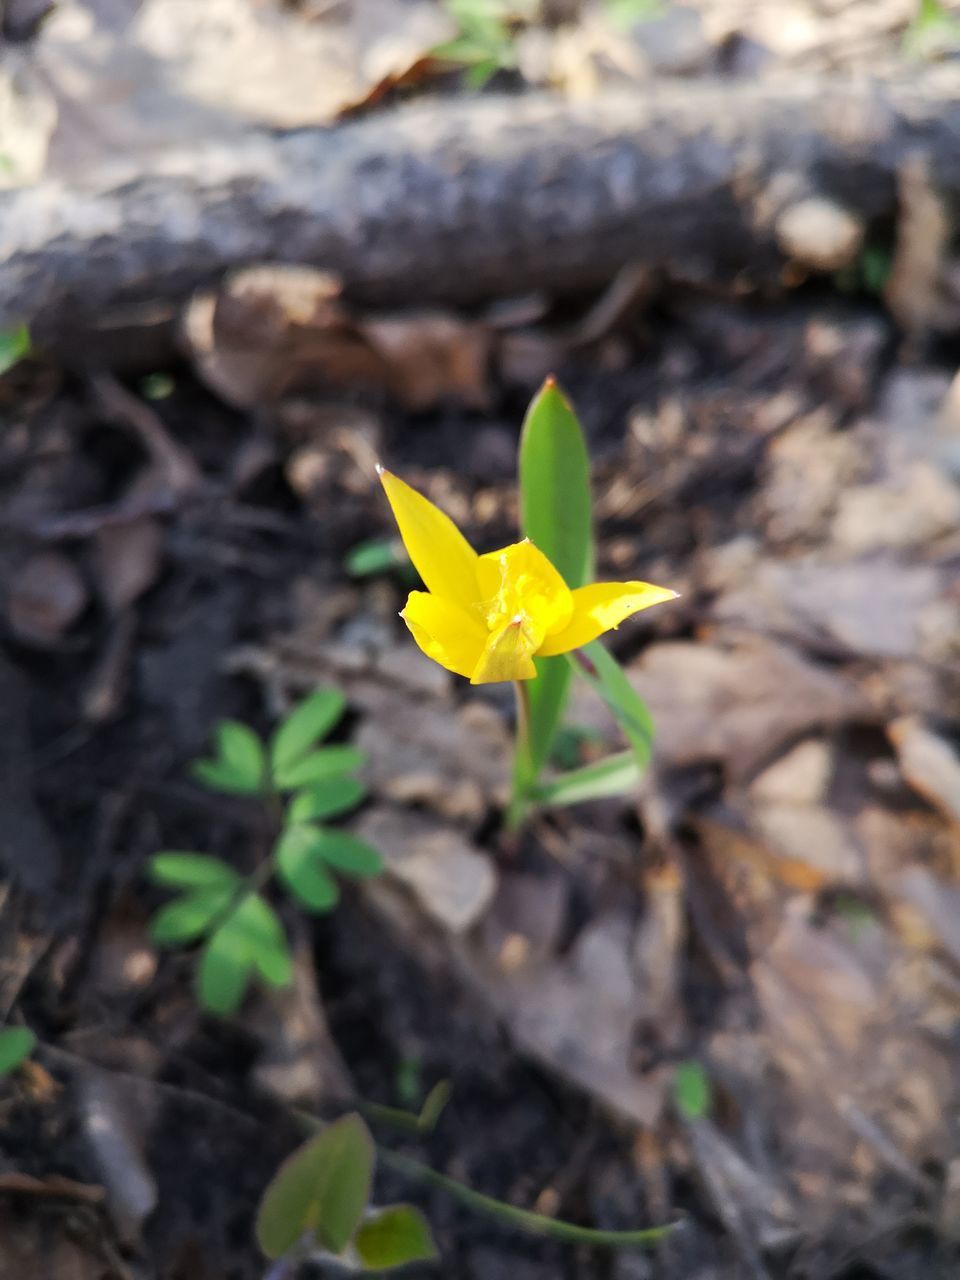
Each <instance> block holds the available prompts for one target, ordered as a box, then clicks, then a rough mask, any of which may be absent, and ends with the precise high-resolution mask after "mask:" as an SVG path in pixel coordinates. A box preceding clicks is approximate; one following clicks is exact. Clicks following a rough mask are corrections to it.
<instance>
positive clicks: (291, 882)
mask: <svg viewBox="0 0 960 1280" xmlns="http://www.w3.org/2000/svg"><path fill="white" fill-rule="evenodd" d="M322 839H323V832H321V831H320V830H319V829H318V828H317V827H313V826H310V824H309V823H305V822H304V823H295V824H294V825H293V826H290V827H287V828H286V830H285V831H283V832H282V833H281V835H280V838H279V840H278V841H277V844H276V848H275V849H274V858H275V859H276V863H277V871H278V872H279V875H280V879H281V880H282V881H283V883H284V884H285V885H286V887H287V889H288V890H289V891H290V893H291V894H292V896H293V897H294V898H296V900H297V902H299V903H300V905H301V906H303V907H306V908H307V910H308V911H317V912H322V911H332V910H333V908H334V907H335V906H336V905H337V902H338V901H339V898H340V890H339V889H338V888H337V882H336V881H335V880H334V878H333V876H331V875H330V873H329V872H328V871H327V869H326V868H325V867H324V865H323V858H322V855H321V853H320V844H321V841H322Z"/></svg>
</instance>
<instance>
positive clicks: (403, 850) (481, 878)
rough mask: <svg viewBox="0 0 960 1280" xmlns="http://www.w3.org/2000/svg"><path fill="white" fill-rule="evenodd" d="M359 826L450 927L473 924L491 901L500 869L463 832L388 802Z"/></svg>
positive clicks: (457, 930) (400, 877)
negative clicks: (497, 871) (388, 804)
mask: <svg viewBox="0 0 960 1280" xmlns="http://www.w3.org/2000/svg"><path fill="white" fill-rule="evenodd" d="M356 832H357V835H359V836H361V837H362V838H363V839H364V840H367V841H369V842H370V844H372V845H373V846H374V848H376V849H379V850H380V853H381V854H382V855H383V860H384V863H385V864H386V869H387V873H388V874H389V875H391V876H394V877H396V879H397V880H399V881H400V882H401V883H403V884H405V885H406V886H407V887H408V888H409V889H410V890H412V892H413V894H414V895H415V897H416V899H417V901H418V902H419V904H420V906H421V907H422V908H423V909H424V911H425V912H426V913H427V915H428V916H429V917H430V918H431V919H432V920H433V921H434V922H435V923H437V924H439V925H441V926H442V927H443V928H444V929H447V930H449V931H450V932H451V933H455V934H460V933H463V932H464V931H465V930H467V929H469V928H470V927H471V925H473V924H476V922H477V921H478V920H479V919H480V918H481V916H483V914H484V913H485V912H486V910H487V908H488V907H489V905H490V902H491V900H492V898H493V895H494V893H495V892H496V887H497V873H496V870H495V869H494V866H493V863H492V862H491V861H490V859H489V858H488V857H486V856H485V855H484V854H483V853H481V852H480V850H479V849H478V848H476V846H475V845H472V844H471V843H470V842H469V841H468V840H467V839H466V838H465V837H464V836H462V835H460V834H459V832H457V831H455V830H452V829H451V828H450V827H447V826H444V825H442V824H441V823H439V822H436V821H433V820H431V819H430V818H428V817H426V816H425V815H423V814H419V813H414V812H411V811H410V810H405V809H400V808H395V807H392V806H387V805H378V806H377V807H376V808H374V809H371V810H370V811H369V812H368V813H365V814H364V815H363V816H362V817H361V818H360V819H359V821H358V822H357V823H356Z"/></svg>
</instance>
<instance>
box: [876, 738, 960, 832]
mask: <svg viewBox="0 0 960 1280" xmlns="http://www.w3.org/2000/svg"><path fill="white" fill-rule="evenodd" d="M887 735H888V736H889V738H890V741H891V742H892V743H893V745H894V747H895V749H896V752H897V758H898V760H899V762H900V768H901V770H902V771H903V776H904V777H905V778H906V780H907V781H908V782H909V783H910V785H911V786H912V787H913V788H914V789H915V790H916V791H917V792H918V793H919V794H920V795H922V796H923V798H924V799H925V800H928V801H929V802H930V804H932V805H933V807H934V808H935V809H938V810H939V811H940V812H941V813H942V814H943V815H944V817H945V818H947V819H949V820H950V821H951V822H960V756H958V755H957V752H956V751H955V750H954V749H953V747H952V746H951V745H950V743H949V742H947V741H946V740H945V739H944V738H941V737H940V736H939V734H936V733H934V732H933V731H932V730H931V729H928V728H927V727H926V726H925V725H924V724H923V722H922V721H921V720H919V719H918V718H917V717H916V716H902V717H901V718H900V719H899V720H894V721H893V723H892V724H890V725H888V726H887Z"/></svg>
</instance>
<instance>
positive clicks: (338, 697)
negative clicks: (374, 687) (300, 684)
mask: <svg viewBox="0 0 960 1280" xmlns="http://www.w3.org/2000/svg"><path fill="white" fill-rule="evenodd" d="M346 706H347V700H346V698H345V697H344V695H343V694H342V693H341V692H340V690H339V689H316V690H314V692H313V693H311V694H310V695H309V696H308V697H306V698H304V700H303V701H302V702H301V703H300V704H299V706H297V707H294V709H293V711H291V712H290V714H289V715H288V716H287V718H286V719H285V720H284V721H283V723H282V724H281V725H280V726H279V728H278V729H277V730H276V732H275V733H274V735H273V738H272V739H271V742H270V765H271V768H272V769H273V771H274V773H275V774H276V773H277V771H278V770H281V769H284V768H285V767H287V766H288V765H291V764H292V763H293V762H294V761H295V760H298V759H299V758H300V757H301V756H303V755H305V754H306V753H307V751H309V750H310V748H311V747H312V746H313V745H314V743H316V742H319V741H320V740H321V739H322V738H325V737H326V736H327V734H328V733H329V732H330V730H331V729H332V728H333V727H334V725H335V724H336V723H337V721H338V720H339V719H340V717H341V716H342V715H343V713H344V711H345V710H346Z"/></svg>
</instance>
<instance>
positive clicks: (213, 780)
mask: <svg viewBox="0 0 960 1280" xmlns="http://www.w3.org/2000/svg"><path fill="white" fill-rule="evenodd" d="M214 740H215V742H216V746H217V756H216V758H215V759H213V760H196V761H194V764H193V775H194V777H195V778H197V780H198V781H200V782H202V783H203V784H204V786H207V787H210V788H212V789H213V790H214V791H227V792H230V793H233V794H237V795H255V794H256V793H257V792H259V791H260V790H262V788H263V784H264V781H265V777H266V761H265V759H264V752H263V743H262V742H261V741H260V739H259V738H258V736H257V735H256V734H255V733H254V731H253V730H252V729H251V728H250V726H249V725H245V724H241V723H240V721H239V720H222V721H221V722H220V724H218V725H217V728H216V730H215V732H214Z"/></svg>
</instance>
